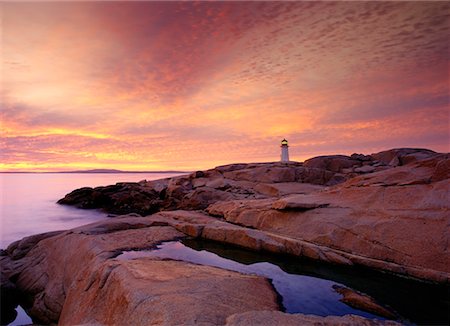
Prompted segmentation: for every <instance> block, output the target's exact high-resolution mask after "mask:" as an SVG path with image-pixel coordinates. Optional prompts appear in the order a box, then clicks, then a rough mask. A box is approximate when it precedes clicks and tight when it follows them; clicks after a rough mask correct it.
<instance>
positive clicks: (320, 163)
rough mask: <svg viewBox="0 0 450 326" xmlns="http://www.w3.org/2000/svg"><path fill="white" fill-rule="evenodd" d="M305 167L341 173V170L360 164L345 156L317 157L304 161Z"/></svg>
mask: <svg viewBox="0 0 450 326" xmlns="http://www.w3.org/2000/svg"><path fill="white" fill-rule="evenodd" d="M304 166H305V167H308V168H316V169H324V170H328V171H332V172H341V171H342V169H348V168H351V167H354V166H361V162H360V161H359V160H357V159H353V158H351V157H349V156H345V155H328V156H318V157H314V158H311V159H309V160H306V161H305V163H304Z"/></svg>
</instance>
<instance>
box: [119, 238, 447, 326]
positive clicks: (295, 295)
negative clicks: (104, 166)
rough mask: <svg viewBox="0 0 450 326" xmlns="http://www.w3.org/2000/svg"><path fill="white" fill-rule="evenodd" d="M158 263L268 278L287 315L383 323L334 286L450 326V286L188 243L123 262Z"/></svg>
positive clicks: (406, 315)
mask: <svg viewBox="0 0 450 326" xmlns="http://www.w3.org/2000/svg"><path fill="white" fill-rule="evenodd" d="M139 257H158V258H167V259H175V260H183V261H188V262H192V263H196V264H202V265H208V266H215V267H219V268H224V269H228V270H234V271H238V272H241V273H247V274H256V275H261V276H265V277H267V278H269V279H271V280H272V283H273V285H274V287H275V288H276V290H277V291H278V293H279V294H280V296H281V297H282V303H283V306H284V308H285V309H286V311H287V312H291V313H295V312H298V313H305V314H315V315H320V316H327V315H336V316H342V315H345V314H356V315H360V316H364V317H368V318H379V319H382V318H381V317H380V316H375V315H373V314H371V313H368V312H365V311H361V310H358V309H354V308H352V307H349V306H347V305H346V304H344V303H342V302H340V301H339V299H341V295H340V294H338V293H336V292H335V291H334V290H333V288H332V286H333V285H335V284H337V285H343V286H346V287H349V288H352V289H355V290H357V291H359V292H362V293H365V294H367V295H370V296H371V297H373V298H375V299H376V300H377V301H378V302H379V303H381V304H383V305H384V306H387V307H391V308H392V309H393V310H395V311H396V312H397V313H399V315H400V316H402V317H403V318H402V322H404V323H406V324H408V323H410V322H409V321H411V322H413V323H417V324H432V325H448V318H449V317H448V313H447V312H448V311H449V308H450V303H449V298H448V291H449V287H448V286H442V285H433V284H427V283H422V282H417V281H411V280H407V279H403V278H399V277H395V276H392V275H389V274H384V273H378V272H373V271H370V270H367V269H363V268H350V267H345V266H336V265H329V264H322V263H318V262H316V261H311V260H306V259H299V258H295V257H290V256H284V255H271V254H266V253H264V254H260V253H256V252H252V251H247V250H243V249H240V248H237V247H232V246H228V245H223V244H220V243H217V242H212V241H202V240H193V239H185V240H183V241H182V242H166V243H163V244H161V245H159V246H158V250H153V251H129V252H125V253H123V254H122V255H121V256H119V258H121V259H133V258H139Z"/></svg>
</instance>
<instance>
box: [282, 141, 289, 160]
mask: <svg viewBox="0 0 450 326" xmlns="http://www.w3.org/2000/svg"><path fill="white" fill-rule="evenodd" d="M288 148H289V146H288V141H287V140H286V139H283V140H282V141H281V162H289V149H288Z"/></svg>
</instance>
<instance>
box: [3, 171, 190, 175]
mask: <svg viewBox="0 0 450 326" xmlns="http://www.w3.org/2000/svg"><path fill="white" fill-rule="evenodd" d="M191 172H192V171H120V170H117V171H59V172H58V171H56V172H34V171H0V174H11V173H22V174H61V173H62V174H77V173H82V174H130V173H141V174H142V173H161V174H162V173H191Z"/></svg>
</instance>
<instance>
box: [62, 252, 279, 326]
mask: <svg viewBox="0 0 450 326" xmlns="http://www.w3.org/2000/svg"><path fill="white" fill-rule="evenodd" d="M88 274H89V273H87V274H86V275H82V276H83V277H80V278H79V279H78V281H77V284H76V286H73V287H72V288H71V289H70V290H69V291H68V294H67V300H66V302H65V303H64V308H63V311H62V314H61V318H60V321H59V324H60V325H78V324H103V325H223V324H224V323H225V320H226V318H227V317H228V316H229V315H231V314H235V313H240V312H245V311H248V310H251V309H255V308H256V309H261V310H277V309H278V304H277V301H276V299H277V298H276V294H275V292H274V291H273V289H272V286H271V285H270V283H269V282H268V281H267V280H266V279H264V278H262V277H258V276H251V275H242V274H239V273H236V272H231V271H227V270H222V269H218V268H214V267H208V266H200V265H194V264H188V263H184V262H178V261H159V260H150V259H136V260H131V261H118V260H112V261H109V262H106V263H104V264H102V265H100V266H99V267H98V268H97V269H96V270H95V272H94V273H92V272H91V274H90V276H89V277H88Z"/></svg>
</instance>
